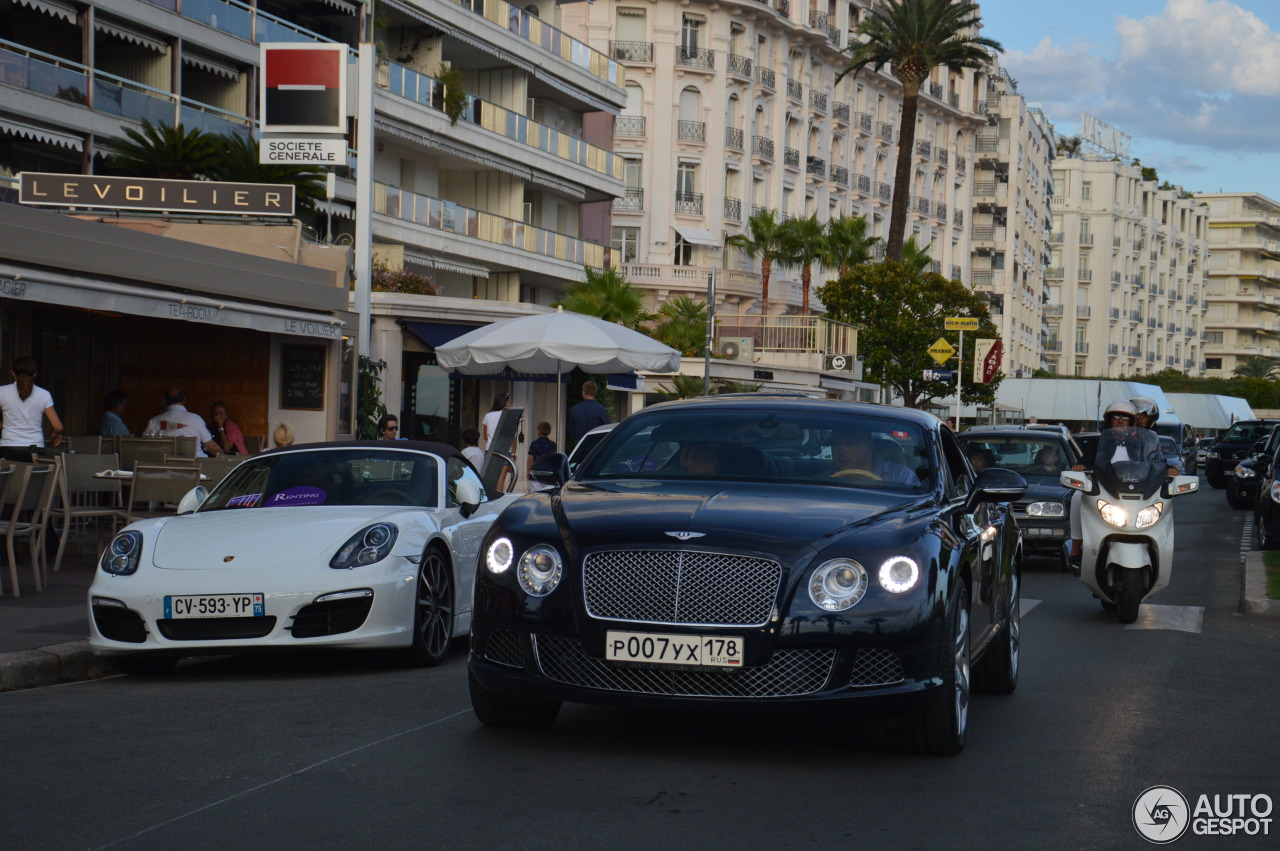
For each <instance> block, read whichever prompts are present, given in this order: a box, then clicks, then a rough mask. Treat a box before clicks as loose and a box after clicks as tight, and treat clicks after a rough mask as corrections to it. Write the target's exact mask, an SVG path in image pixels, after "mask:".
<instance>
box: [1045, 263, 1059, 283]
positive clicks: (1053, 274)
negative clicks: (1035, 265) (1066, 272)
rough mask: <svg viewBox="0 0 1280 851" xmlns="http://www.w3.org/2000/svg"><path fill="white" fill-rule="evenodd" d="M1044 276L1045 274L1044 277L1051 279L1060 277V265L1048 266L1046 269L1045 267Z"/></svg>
mask: <svg viewBox="0 0 1280 851" xmlns="http://www.w3.org/2000/svg"><path fill="white" fill-rule="evenodd" d="M1044 276H1045V277H1046V278H1051V279H1056V280H1060V279H1061V278H1062V276H1063V272H1062V267H1061V266H1050V267H1049V268H1048V269H1045V270H1044Z"/></svg>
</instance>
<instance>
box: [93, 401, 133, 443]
mask: <svg viewBox="0 0 1280 851" xmlns="http://www.w3.org/2000/svg"><path fill="white" fill-rule="evenodd" d="M128 402H129V397H128V396H126V395H125V392H124V391H123V390H108V391H107V395H106V396H104V397H102V423H101V425H99V426H98V434H100V435H102V436H103V437H115V436H116V435H119V436H120V437H128V436H129V434H130V432H129V427H128V426H127V425H125V424H124V408H125V405H126V404H128Z"/></svg>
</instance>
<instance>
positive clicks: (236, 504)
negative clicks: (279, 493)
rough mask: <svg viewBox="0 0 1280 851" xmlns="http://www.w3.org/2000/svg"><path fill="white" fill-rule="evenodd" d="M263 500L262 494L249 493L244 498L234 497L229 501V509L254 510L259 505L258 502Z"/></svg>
mask: <svg viewBox="0 0 1280 851" xmlns="http://www.w3.org/2000/svg"><path fill="white" fill-rule="evenodd" d="M261 498H262V494H260V493H247V494H245V495H243V496H233V497H231V499H229V500H227V508H253V507H254V506H255V505H257V504H258V500H259V499H261Z"/></svg>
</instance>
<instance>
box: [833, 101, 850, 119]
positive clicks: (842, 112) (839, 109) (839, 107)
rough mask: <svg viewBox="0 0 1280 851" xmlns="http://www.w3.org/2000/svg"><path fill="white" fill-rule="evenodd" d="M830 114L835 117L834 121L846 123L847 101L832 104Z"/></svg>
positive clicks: (847, 114) (847, 113)
mask: <svg viewBox="0 0 1280 851" xmlns="http://www.w3.org/2000/svg"><path fill="white" fill-rule="evenodd" d="M831 114H832V116H834V117H835V119H836V121H839V122H840V123H841V124H848V123H849V104H847V103H834V104H832V105H831Z"/></svg>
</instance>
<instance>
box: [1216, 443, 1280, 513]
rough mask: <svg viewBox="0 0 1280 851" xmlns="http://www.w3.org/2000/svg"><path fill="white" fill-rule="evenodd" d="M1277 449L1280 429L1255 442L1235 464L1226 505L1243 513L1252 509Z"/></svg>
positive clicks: (1279, 445)
mask: <svg viewBox="0 0 1280 851" xmlns="http://www.w3.org/2000/svg"><path fill="white" fill-rule="evenodd" d="M1277 448H1280V428H1277V429H1272V431H1271V434H1270V435H1268V436H1267V437H1266V438H1265V439H1262V440H1258V441H1257V442H1255V443H1254V444H1253V446H1251V447H1249V451H1248V452H1247V453H1246V454H1245V455H1244V457H1242V458H1241V459H1240V461H1239V462H1238V463H1237V464H1236V467H1235V469H1234V470H1232V471H1231V472H1232V475H1231V478H1230V479H1229V480H1228V482H1227V503H1228V504H1229V505H1230V506H1231V507H1232V508H1238V509H1240V510H1241V511H1243V510H1245V509H1247V508H1253V507H1254V503H1255V502H1257V498H1258V485H1259V483H1260V482H1262V481H1265V479H1266V477H1267V474H1268V473H1269V472H1270V470H1271V459H1272V458H1273V457H1274V456H1275V453H1276V449H1277Z"/></svg>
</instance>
